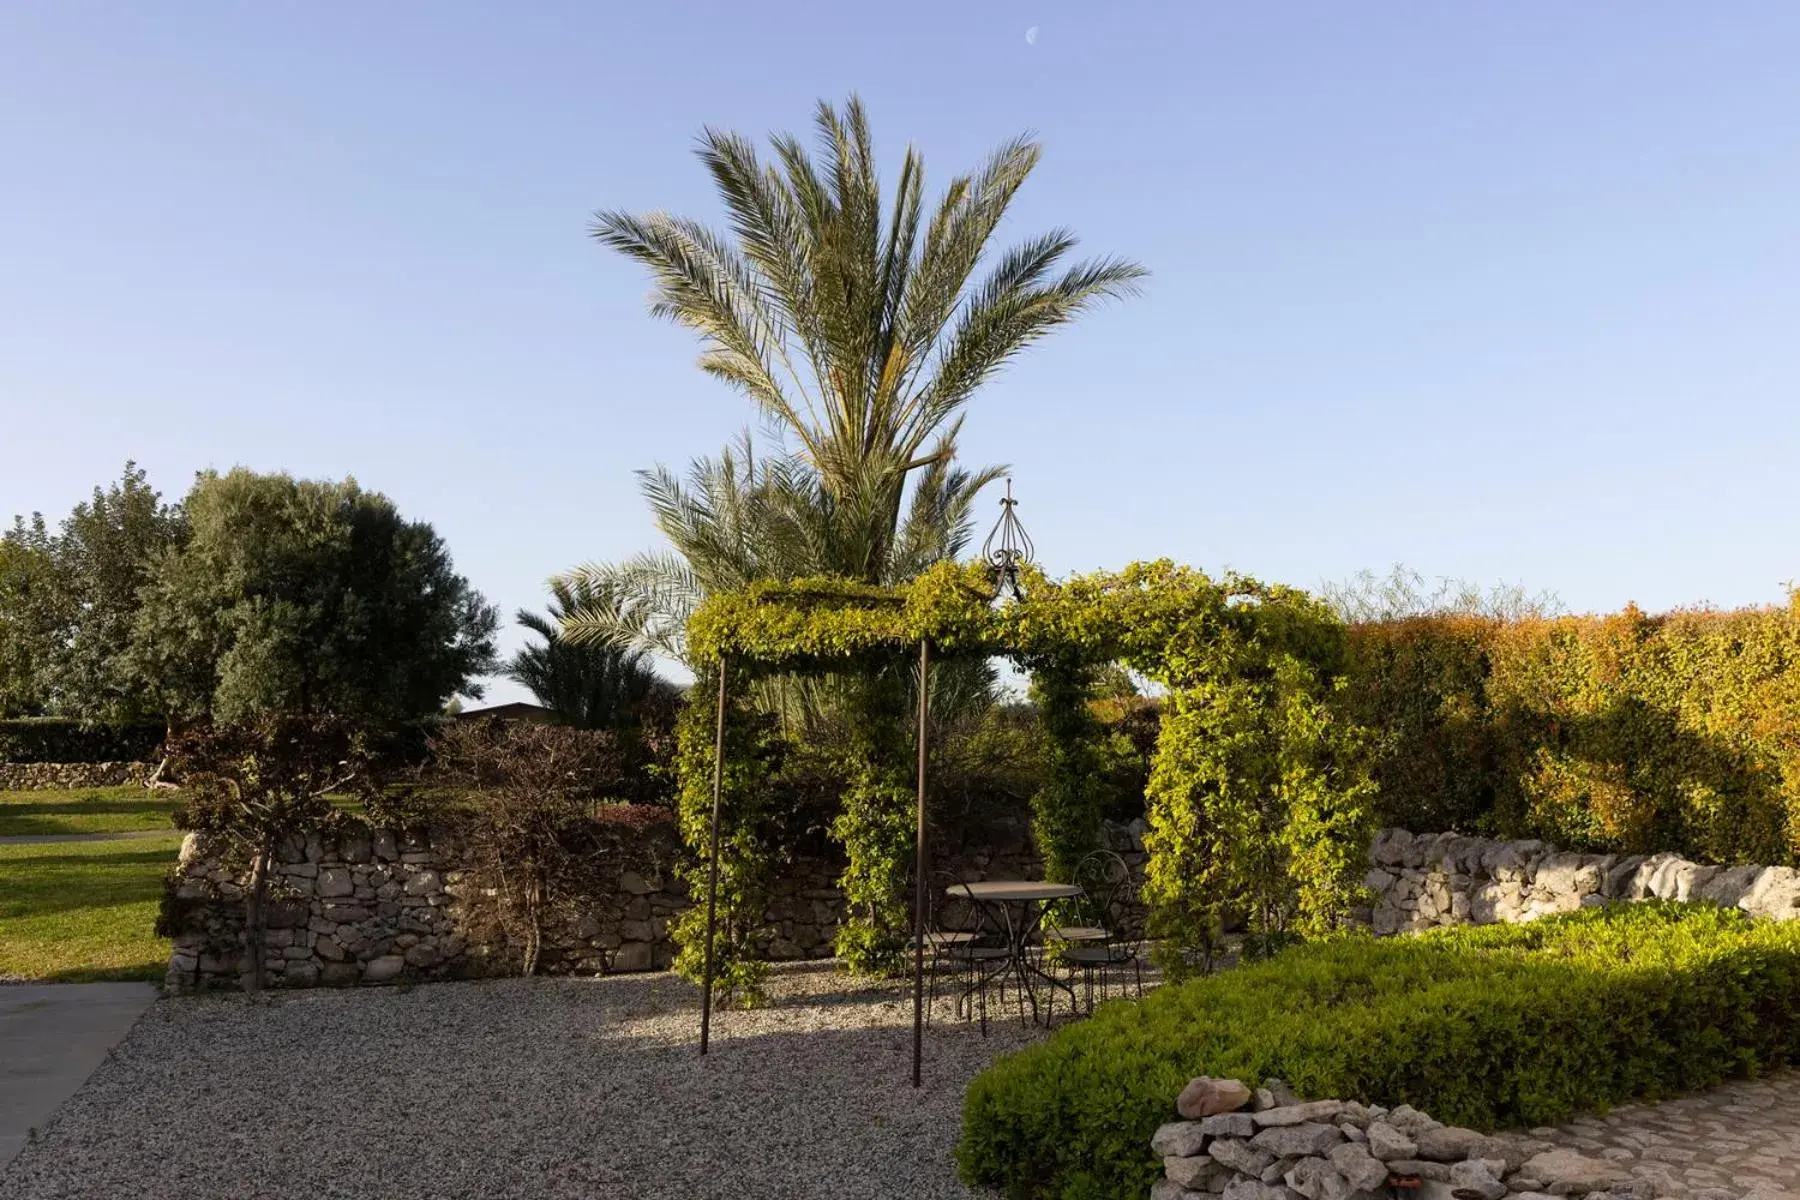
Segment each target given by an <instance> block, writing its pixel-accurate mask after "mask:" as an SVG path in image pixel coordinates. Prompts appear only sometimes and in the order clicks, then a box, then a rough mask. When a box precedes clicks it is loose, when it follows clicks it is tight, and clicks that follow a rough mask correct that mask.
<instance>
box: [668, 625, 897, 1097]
mask: <svg viewBox="0 0 1800 1200" xmlns="http://www.w3.org/2000/svg"><path fill="white" fill-rule="evenodd" d="M724 783H725V660H724V659H723V658H721V659H720V660H719V716H718V724H717V726H716V728H715V730H714V733H713V794H712V837H711V840H710V849H709V850H708V857H709V858H710V859H711V863H710V865H709V866H708V869H707V881H706V967H705V969H704V971H703V972H702V975H703V979H702V981H701V984H700V1053H701V1054H702V1055H704V1054H705V1053H706V1044H707V1041H708V1039H709V1038H710V1037H711V1034H712V992H713V926H714V921H715V920H716V917H717V914H718V908H719V792H720V791H721V790H722V789H723V787H724ZM913 1075H914V1077H915V1078H916V1077H917V1075H918V1067H917V1065H916V1064H915V1066H914V1067H913Z"/></svg>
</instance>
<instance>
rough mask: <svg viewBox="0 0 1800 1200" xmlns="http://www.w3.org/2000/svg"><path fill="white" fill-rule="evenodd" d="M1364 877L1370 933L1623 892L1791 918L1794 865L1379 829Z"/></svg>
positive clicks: (1537, 909) (1496, 916) (1796, 904)
mask: <svg viewBox="0 0 1800 1200" xmlns="http://www.w3.org/2000/svg"><path fill="white" fill-rule="evenodd" d="M1369 858H1370V868H1369V873H1368V876H1367V878H1366V879H1365V880H1364V881H1363V882H1364V885H1365V886H1366V887H1367V888H1368V889H1369V890H1370V891H1371V892H1372V893H1374V897H1375V904H1374V907H1373V909H1372V911H1371V912H1370V913H1369V914H1368V915H1369V919H1370V921H1371V922H1372V924H1373V925H1374V929H1375V932H1376V933H1378V934H1390V933H1406V932H1411V931H1415V930H1420V929H1431V928H1434V927H1436V926H1439V925H1492V924H1495V923H1497V922H1508V923H1511V922H1518V921H1530V920H1534V919H1536V918H1538V917H1543V916H1548V915H1550V914H1552V913H1562V912H1574V911H1575V910H1577V909H1580V908H1583V907H1590V906H1593V905H1598V904H1607V903H1612V902H1615V901H1632V900H1649V899H1662V900H1710V901H1713V902H1714V903H1717V904H1722V905H1725V906H1726V907H1731V908H1740V909H1742V910H1744V911H1745V912H1747V913H1749V914H1751V915H1752V916H1759V917H1768V918H1771V919H1773V920H1777V921H1787V920H1793V919H1795V918H1796V917H1800V870H1795V869H1794V868H1792V867H1754V866H1749V867H1712V866H1706V865H1704V864H1701V863H1696V862H1690V861H1689V860H1687V859H1685V858H1682V857H1680V856H1679V855H1676V854H1666V853H1665V854H1652V855H1641V854H1625V855H1620V854H1573V853H1570V852H1568V851H1564V850H1558V849H1557V848H1556V847H1554V846H1551V845H1548V844H1546V843H1544V842H1498V841H1493V840H1490V839H1488V838H1476V837H1460V836H1458V835H1456V834H1450V833H1435V834H1432V833H1422V834H1416V835H1415V834H1411V833H1408V832H1406V831H1405V830H1404V829H1389V830H1384V831H1383V832H1382V833H1381V834H1380V836H1378V837H1377V838H1376V839H1375V844H1374V846H1373V847H1372V848H1371V850H1370V852H1369Z"/></svg>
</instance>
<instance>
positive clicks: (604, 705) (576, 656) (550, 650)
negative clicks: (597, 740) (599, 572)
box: [506, 579, 670, 730]
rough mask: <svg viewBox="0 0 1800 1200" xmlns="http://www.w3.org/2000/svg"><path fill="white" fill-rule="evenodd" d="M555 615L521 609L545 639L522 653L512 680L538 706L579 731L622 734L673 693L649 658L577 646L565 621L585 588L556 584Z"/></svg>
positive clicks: (521, 617) (522, 619)
mask: <svg viewBox="0 0 1800 1200" xmlns="http://www.w3.org/2000/svg"><path fill="white" fill-rule="evenodd" d="M550 594H551V601H550V611H549V613H548V614H547V615H539V614H537V613H534V612H529V611H527V610H525V609H520V610H519V614H518V621H519V624H521V625H523V626H524V627H525V628H526V629H529V630H530V631H531V632H532V633H535V634H536V635H537V636H538V637H540V638H542V639H543V642H542V644H540V645H529V646H526V647H524V648H523V649H521V650H520V651H519V652H518V653H517V654H515V655H514V656H513V658H512V661H511V663H509V664H508V666H507V671H506V674H507V677H508V678H510V679H512V680H513V681H514V682H516V683H520V684H522V685H524V686H525V687H526V688H527V689H528V690H530V692H531V694H532V695H533V696H535V697H537V702H538V703H539V704H542V705H543V706H544V707H546V708H549V709H551V710H553V711H554V712H555V713H556V715H557V716H558V717H559V718H561V719H562V721H563V723H564V724H566V725H571V726H573V727H575V728H577V729H613V730H620V729H626V728H629V727H631V726H634V725H636V724H637V723H638V720H639V717H640V715H641V713H642V710H643V708H644V706H645V705H646V704H648V703H650V702H651V701H652V700H653V699H656V698H659V697H662V696H664V695H665V694H666V693H667V692H668V691H669V690H670V689H669V688H668V685H667V684H665V683H664V682H663V681H662V680H661V679H659V678H658V677H657V674H656V672H655V671H654V670H653V669H651V666H650V662H649V656H648V655H646V654H645V653H644V652H642V651H641V650H635V649H630V648H627V647H622V646H610V645H595V644H593V643H591V642H575V641H571V640H569V639H568V638H565V637H564V636H563V628H562V623H563V620H564V618H566V617H567V616H568V615H569V614H570V613H571V612H573V611H574V610H575V609H576V608H577V607H578V606H579V605H580V604H581V603H582V602H583V600H584V599H585V598H586V593H585V592H584V590H583V589H582V587H581V585H579V584H577V583H572V582H570V581H568V580H562V579H558V580H554V581H552V582H551V585H550Z"/></svg>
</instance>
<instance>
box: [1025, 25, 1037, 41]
mask: <svg viewBox="0 0 1800 1200" xmlns="http://www.w3.org/2000/svg"><path fill="white" fill-rule="evenodd" d="M1025 44H1026V45H1027V46H1035V45H1037V26H1036V25H1033V26H1032V27H1031V28H1030V29H1027V30H1026V31H1025Z"/></svg>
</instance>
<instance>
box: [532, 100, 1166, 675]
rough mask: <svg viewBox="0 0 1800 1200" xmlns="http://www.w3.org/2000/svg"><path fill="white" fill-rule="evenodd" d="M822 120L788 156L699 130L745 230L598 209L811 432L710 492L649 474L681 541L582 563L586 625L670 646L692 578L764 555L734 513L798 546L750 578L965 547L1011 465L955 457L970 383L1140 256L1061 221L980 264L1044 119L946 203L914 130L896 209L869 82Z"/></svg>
mask: <svg viewBox="0 0 1800 1200" xmlns="http://www.w3.org/2000/svg"><path fill="white" fill-rule="evenodd" d="M815 124H816V127H817V132H818V139H819V156H818V158H817V159H815V158H814V157H812V156H810V155H809V154H808V153H807V151H806V149H805V147H803V146H802V145H801V144H800V142H799V141H798V139H796V138H795V137H793V136H792V135H781V136H778V137H776V138H775V139H774V142H773V145H774V151H775V157H776V159H777V160H778V162H779V166H773V165H771V166H765V165H764V164H763V163H762V162H761V161H760V159H759V157H758V154H757V151H756V149H755V147H754V146H753V145H752V143H751V142H749V141H748V140H746V139H745V138H743V137H741V136H739V135H737V134H733V133H727V132H723V131H720V130H714V129H708V130H707V131H706V132H705V133H704V134H702V136H701V145H700V149H699V156H700V160H701V162H702V164H703V165H704V166H705V167H706V169H707V171H708V173H709V174H710V175H711V177H712V180H713V184H714V187H715V188H716V190H717V191H718V193H719V196H720V199H721V200H722V201H723V202H724V204H725V207H726V211H727V213H728V215H729V218H730V223H731V232H730V233H729V234H725V233H721V232H718V231H715V230H713V229H709V228H708V227H706V226H705V225H703V224H701V223H699V222H697V221H694V220H690V219H687V218H681V217H675V216H670V215H668V214H665V213H652V214H649V215H645V216H634V215H632V214H629V213H624V212H617V211H606V212H601V213H599V214H597V216H596V218H595V225H594V236H595V238H596V239H598V240H599V241H600V242H601V243H602V244H603V245H606V246H609V247H611V248H613V249H615V250H618V251H619V252H621V253H623V254H625V255H627V256H628V257H630V258H632V259H634V260H636V261H638V262H640V263H642V264H643V265H644V266H646V267H647V268H649V270H650V272H651V275H652V276H653V278H654V280H655V284H656V299H655V301H654V303H653V305H652V309H651V311H652V312H653V313H654V314H655V315H657V316H661V317H665V318H668V319H669V320H672V321H675V322H676V323H677V324H681V325H685V326H687V327H688V328H690V329H693V330H694V331H695V332H696V333H698V334H699V335H700V336H701V338H702V340H703V341H704V343H705V351H704V353H703V354H702V355H701V358H700V367H701V369H702V370H704V371H706V372H707V373H708V374H711V375H713V376H715V377H717V378H719V379H722V380H724V381H725V382H726V383H727V384H729V385H730V386H732V387H734V388H737V389H738V390H739V391H741V392H743V393H744V394H745V395H746V396H748V397H749V398H750V399H751V400H752V401H753V402H754V403H755V405H756V406H757V408H758V409H759V411H760V412H761V413H762V414H763V416H764V417H765V418H767V419H768V420H769V421H770V422H771V423H772V424H773V425H774V426H775V428H776V429H777V430H778V431H779V433H780V434H781V435H782V436H784V437H789V438H792V439H793V441H794V443H795V445H796V446H797V451H796V453H795V455H794V456H793V457H792V458H791V459H787V458H784V459H778V460H771V461H770V462H769V463H767V464H766V465H765V466H764V468H763V469H762V471H761V472H760V473H759V472H758V470H757V469H756V466H755V464H754V463H753V462H750V461H749V455H748V452H747V447H746V451H745V453H744V454H743V455H742V456H741V459H739V460H737V461H734V458H733V456H732V455H731V454H730V453H729V452H728V453H727V455H726V456H725V457H723V458H722V459H720V460H719V461H717V462H712V461H708V460H702V462H700V463H698V464H696V469H695V474H696V477H697V478H696V483H702V484H703V486H702V487H700V488H699V489H697V491H698V494H694V493H684V492H683V491H682V490H681V489H680V488H679V486H678V485H676V483H675V481H674V479H673V477H672V476H671V475H669V473H668V472H666V471H664V470H660V469H659V470H658V471H657V472H654V473H652V474H650V475H649V476H647V477H646V479H645V493H646V496H647V497H648V498H649V500H650V502H651V506H652V508H653V510H655V512H656V515H657V520H658V524H659V526H660V527H661V528H662V530H663V532H664V533H665V534H666V535H667V536H668V537H669V538H670V540H671V542H672V543H673V544H674V546H675V550H676V555H678V556H679V557H676V556H675V555H653V556H643V557H640V558H637V559H632V560H628V561H627V562H625V563H622V564H618V565H616V566H608V565H597V566H593V567H588V568H584V569H583V572H582V578H583V579H584V580H585V581H586V582H587V583H589V584H590V585H591V587H592V589H593V591H594V593H595V595H596V597H598V598H599V599H598V600H597V602H596V603H594V604H592V605H589V606H586V607H584V608H583V609H581V610H580V611H579V612H578V613H576V614H574V615H573V616H572V617H571V618H570V620H569V621H568V623H567V624H568V628H569V630H570V632H571V634H572V635H574V636H577V637H581V638H589V639H595V640H602V641H616V642H627V643H630V644H635V645H639V646H642V647H644V648H647V649H652V650H656V651H660V652H666V651H667V650H669V649H670V648H671V643H672V642H674V640H675V638H676V636H677V635H676V633H675V632H673V631H677V630H679V628H680V627H681V625H682V624H683V622H684V619H685V616H686V614H687V612H689V611H691V610H692V607H693V605H694V603H695V599H696V597H697V596H702V595H704V594H705V593H707V592H709V591H712V590H715V589H716V588H718V587H719V586H733V585H735V583H736V582H737V577H738V576H740V575H742V574H743V571H742V567H744V566H745V565H749V564H746V563H744V562H743V561H742V558H743V556H742V555H740V554H738V553H736V551H735V550H734V549H733V547H732V546H731V545H730V544H729V543H728V542H727V543H724V544H721V543H720V542H718V541H717V540H715V539H714V538H712V537H711V536H709V535H710V534H711V533H712V531H713V529H714V528H715V526H720V527H723V528H726V529H729V528H731V526H732V524H733V523H734V522H735V523H736V524H737V526H738V528H740V529H743V528H750V529H753V530H755V532H756V533H757V535H758V539H759V542H767V543H770V544H773V545H776V546H779V547H781V548H782V549H783V551H784V553H783V554H781V555H779V556H765V555H759V556H757V557H756V558H754V559H752V560H751V562H752V563H753V564H754V566H755V567H756V570H757V573H756V574H754V575H751V576H750V578H770V577H774V578H783V577H793V576H795V575H798V574H803V573H809V574H830V575H839V576H843V577H846V578H852V579H860V580H866V581H868V582H873V583H889V582H897V581H900V580H904V579H907V578H911V577H912V576H913V575H915V574H917V573H918V572H919V571H920V570H922V569H923V568H924V567H926V566H929V565H930V564H931V563H932V562H935V561H939V560H941V559H942V558H945V557H948V556H950V555H952V554H954V553H955V551H956V548H957V547H958V545H959V544H960V541H959V538H960V537H966V521H967V516H968V511H969V505H970V503H971V502H972V500H973V498H974V496H975V495H976V493H978V492H979V491H980V490H981V488H982V487H983V486H985V485H986V484H987V483H989V482H991V481H992V480H993V479H994V478H996V477H997V475H998V474H999V470H1000V469H999V468H987V469H984V470H979V471H973V472H971V471H968V470H965V469H963V468H961V467H958V466H956V465H955V457H956V443H957V436H958V433H959V432H960V430H961V414H962V410H963V408H964V406H965V405H966V404H967V402H968V400H969V398H970V397H971V396H972V395H973V394H974V393H975V391H976V389H978V388H979V387H980V386H981V384H982V383H984V382H986V381H987V380H988V379H990V378H992V376H993V375H994V373H995V372H997V371H998V370H999V369H1000V368H1001V367H1002V366H1004V365H1005V364H1006V363H1007V362H1008V361H1010V360H1011V359H1012V358H1013V357H1014V356H1015V355H1017V354H1018V353H1019V352H1020V351H1021V350H1023V349H1024V348H1025V347H1027V346H1029V345H1031V344H1032V343H1033V342H1035V341H1037V340H1038V339H1039V338H1040V337H1042V336H1043V335H1045V334H1046V333H1048V332H1050V331H1051V330H1053V329H1055V328H1057V327H1059V326H1061V325H1063V324H1066V323H1067V322H1069V321H1071V320H1073V319H1074V318H1075V317H1076V316H1077V315H1079V314H1080V313H1081V312H1082V311H1083V310H1084V309H1086V308H1088V307H1089V306H1090V305H1092V304H1093V303H1094V302H1096V301H1098V300H1101V299H1104V298H1107V297H1112V296H1118V295H1122V294H1125V293H1128V292H1130V291H1131V290H1132V289H1133V288H1134V287H1135V285H1136V282H1137V280H1138V279H1139V278H1140V277H1141V276H1142V275H1143V274H1144V272H1143V269H1142V268H1141V267H1139V266H1137V265H1136V264H1134V263H1130V262H1127V261H1124V260H1119V259H1102V260H1099V261H1094V262H1079V263H1075V264H1073V265H1067V264H1065V260H1066V259H1067V257H1068V255H1069V253H1070V251H1071V250H1072V249H1073V248H1074V246H1075V238H1074V236H1073V235H1072V234H1070V233H1069V232H1067V231H1066V230H1052V231H1050V232H1049V233H1046V234H1043V235H1040V236H1038V237H1035V238H1032V239H1030V240H1028V241H1026V242H1024V243H1022V244H1020V245H1018V246H1015V247H1013V248H1012V249H1010V250H1007V251H1005V252H1004V253H1002V254H1001V255H1000V256H999V258H998V260H997V261H996V262H994V264H993V266H992V269H991V270H989V271H988V272H987V273H986V275H985V276H982V277H981V278H979V279H978V278H977V269H978V268H979V267H980V265H981V263H982V260H983V258H984V257H986V255H987V254H988V252H989V250H990V245H989V243H990V242H991V241H992V239H993V236H994V234H995V231H996V230H997V229H998V227H999V225H1000V222H1001V220H1002V219H1003V218H1004V217H1005V215H1006V212H1007V209H1008V208H1009V207H1010V205H1011V203H1012V200H1013V197H1014V196H1015V195H1016V194H1017V193H1018V190H1019V188H1020V187H1021V186H1022V185H1023V184H1024V182H1025V179H1026V177H1027V176H1028V175H1029V174H1030V173H1031V170H1032V168H1033V167H1035V166H1036V165H1037V162H1038V158H1039V156H1040V153H1041V150H1040V147H1039V146H1038V145H1037V144H1036V143H1034V142H1032V141H1030V140H1028V139H1025V138H1015V139H1013V140H1011V141H1009V142H1007V143H1005V144H1004V145H1002V146H1001V147H1000V148H999V149H998V150H996V151H995V152H994V154H993V155H992V156H991V157H990V158H989V160H988V161H987V163H986V164H985V165H984V166H983V167H982V168H981V169H980V170H978V171H976V172H974V173H972V174H968V175H962V176H958V177H957V178H955V179H953V180H952V181H951V182H950V185H949V187H948V188H947V189H946V190H945V191H944V193H943V195H942V196H941V197H940V198H939V199H938V200H937V201H936V203H935V204H933V205H932V206H931V209H930V214H929V216H927V211H926V209H927V206H926V202H925V182H924V178H925V177H924V164H923V162H922V160H921V159H920V157H919V155H918V153H917V152H916V151H914V150H911V149H908V151H907V153H906V156H905V159H904V160H903V162H902V165H901V170H900V177H899V182H898V184H897V186H896V189H895V192H894V196H893V201H892V204H891V211H890V212H888V213H887V214H886V215H885V216H884V214H883V198H882V194H881V186H880V183H879V180H878V179H877V177H876V173H875V151H874V145H873V140H872V138H871V136H870V132H869V126H868V119H867V115H866V113H865V112H864V110H863V107H862V104H861V102H860V101H858V100H857V99H855V98H854V97H852V98H851V100H850V101H849V103H848V104H847V105H846V106H845V107H844V109H843V111H842V112H839V111H837V110H835V109H833V108H832V107H831V106H830V105H828V104H825V103H821V104H820V105H819V108H818V111H817V114H816V117H815ZM713 485H724V490H725V493H726V495H725V497H724V498H725V499H727V500H729V501H730V502H731V503H730V505H721V504H719V503H717V502H716V499H717V498H718V497H717V495H716V493H715V491H714V487H713ZM909 488H910V497H909ZM796 549H797V550H799V551H800V553H798V554H797V555H794V554H792V553H790V552H792V551H795V550H796Z"/></svg>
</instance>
